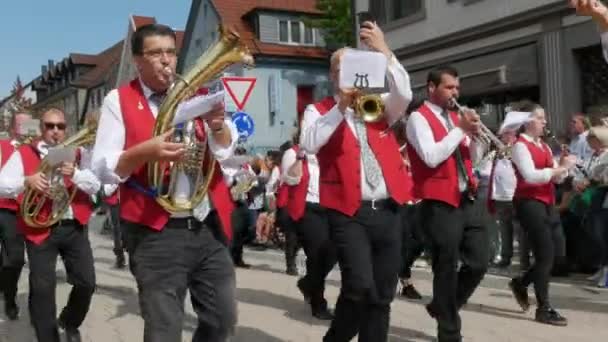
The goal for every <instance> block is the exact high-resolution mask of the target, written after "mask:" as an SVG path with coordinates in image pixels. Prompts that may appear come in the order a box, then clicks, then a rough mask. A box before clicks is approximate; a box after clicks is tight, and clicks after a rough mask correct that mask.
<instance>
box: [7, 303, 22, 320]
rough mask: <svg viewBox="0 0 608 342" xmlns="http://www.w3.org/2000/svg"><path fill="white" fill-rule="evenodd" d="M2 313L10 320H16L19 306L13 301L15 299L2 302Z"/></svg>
mask: <svg viewBox="0 0 608 342" xmlns="http://www.w3.org/2000/svg"><path fill="white" fill-rule="evenodd" d="M4 313H5V314H6V317H8V319H9V320H11V321H16V320H17V319H18V318H19V306H17V303H15V300H14V299H13V300H7V301H6V302H5V303H4Z"/></svg>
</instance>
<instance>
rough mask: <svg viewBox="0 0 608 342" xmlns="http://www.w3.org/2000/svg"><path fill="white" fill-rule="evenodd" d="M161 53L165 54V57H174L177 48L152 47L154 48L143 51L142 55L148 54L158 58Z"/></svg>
mask: <svg viewBox="0 0 608 342" xmlns="http://www.w3.org/2000/svg"><path fill="white" fill-rule="evenodd" d="M163 54H166V55H167V57H175V56H177V50H176V49H175V48H172V49H154V50H148V51H144V52H143V55H144V56H148V57H150V58H153V59H159V58H161V57H162V55H163Z"/></svg>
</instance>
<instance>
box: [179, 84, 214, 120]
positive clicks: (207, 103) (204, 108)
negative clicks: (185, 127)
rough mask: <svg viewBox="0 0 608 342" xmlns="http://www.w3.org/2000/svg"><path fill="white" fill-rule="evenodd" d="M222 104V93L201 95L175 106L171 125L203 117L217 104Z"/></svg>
mask: <svg viewBox="0 0 608 342" xmlns="http://www.w3.org/2000/svg"><path fill="white" fill-rule="evenodd" d="M223 102H224V91H219V92H217V93H215V94H211V95H201V96H196V97H193V98H191V99H190V100H188V101H185V102H182V103H180V104H179V105H178V106H177V110H176V113H175V117H174V118H173V125H174V126H175V125H178V124H180V123H184V122H187V121H190V120H192V119H194V118H197V117H203V118H204V116H205V114H207V113H209V111H210V110H211V109H212V108H213V106H215V105H217V104H218V103H223Z"/></svg>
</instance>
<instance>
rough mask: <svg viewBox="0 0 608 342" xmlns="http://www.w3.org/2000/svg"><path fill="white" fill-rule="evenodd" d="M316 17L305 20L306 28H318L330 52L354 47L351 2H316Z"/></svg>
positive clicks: (347, 0)
mask: <svg viewBox="0 0 608 342" xmlns="http://www.w3.org/2000/svg"><path fill="white" fill-rule="evenodd" d="M316 8H317V10H319V11H320V12H321V13H322V14H321V15H320V16H318V17H313V18H306V19H304V23H305V24H306V25H307V26H310V27H314V28H318V29H320V30H321V31H322V33H323V38H324V39H325V43H326V44H327V48H328V49H330V50H336V49H338V48H340V47H343V46H347V45H348V46H354V45H355V44H354V40H353V26H352V25H353V23H352V14H351V0H317V5H316Z"/></svg>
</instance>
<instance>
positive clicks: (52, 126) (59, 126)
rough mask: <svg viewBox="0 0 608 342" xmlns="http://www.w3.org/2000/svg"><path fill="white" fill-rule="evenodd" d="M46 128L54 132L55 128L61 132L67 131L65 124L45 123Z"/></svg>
mask: <svg viewBox="0 0 608 342" xmlns="http://www.w3.org/2000/svg"><path fill="white" fill-rule="evenodd" d="M44 128H45V129H48V130H49V131H50V130H53V129H55V128H57V129H58V130H60V131H63V130H65V123H62V122H59V123H55V122H45V123H44Z"/></svg>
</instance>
